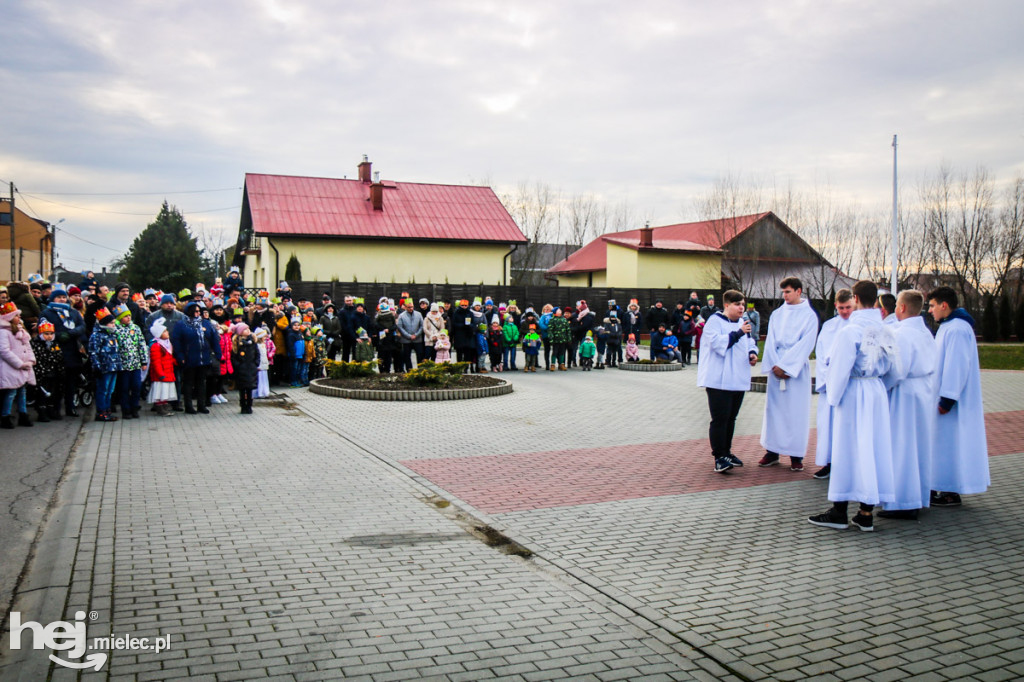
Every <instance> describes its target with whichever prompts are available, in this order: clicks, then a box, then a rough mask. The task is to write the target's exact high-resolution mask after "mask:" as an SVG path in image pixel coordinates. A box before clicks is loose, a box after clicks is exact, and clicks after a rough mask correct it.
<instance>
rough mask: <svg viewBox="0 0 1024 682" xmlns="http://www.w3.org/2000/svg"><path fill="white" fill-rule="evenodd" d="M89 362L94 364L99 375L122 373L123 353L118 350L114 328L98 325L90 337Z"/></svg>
mask: <svg viewBox="0 0 1024 682" xmlns="http://www.w3.org/2000/svg"><path fill="white" fill-rule="evenodd" d="M89 361H90V362H91V363H92V370H93V372H97V373H99V374H110V373H111V372H120V371H121V369H122V368H123V367H122V365H121V353H120V352H119V351H118V349H117V336H116V335H115V334H114V327H113V326H111V325H108V324H98V325H96V329H94V330H93V332H92V336H90V337H89Z"/></svg>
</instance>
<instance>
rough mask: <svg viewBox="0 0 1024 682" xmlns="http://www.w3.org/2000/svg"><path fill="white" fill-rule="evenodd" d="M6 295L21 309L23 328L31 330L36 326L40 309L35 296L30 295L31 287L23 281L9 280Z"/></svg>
mask: <svg viewBox="0 0 1024 682" xmlns="http://www.w3.org/2000/svg"><path fill="white" fill-rule="evenodd" d="M7 296H8V297H10V299H11V302H12V303H14V305H16V306H18V310H20V311H21V322H22V324H24V325H25V329H27V330H29V331H32V330H34V329H35V328H36V323H37V322H39V315H40V314H41V312H42V311H40V309H39V303H38V302H37V301H36V298H35V296H33V295H32V291H31V289H29V288H28V285H27V284H25V283H24V282H9V283H8V284H7Z"/></svg>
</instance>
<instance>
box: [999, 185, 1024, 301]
mask: <svg viewBox="0 0 1024 682" xmlns="http://www.w3.org/2000/svg"><path fill="white" fill-rule="evenodd" d="M1022 268H1024V176H1020V175H1018V176H1017V178H1016V179H1015V180H1014V181H1013V184H1011V185H1010V186H1009V187H1008V188H1007V189H1006V192H1005V193H1004V195H1003V205H1002V207H1001V208H1000V211H999V223H998V226H997V228H996V235H995V240H994V244H993V254H992V275H993V278H994V282H995V291H994V292H993V293H994V294H995V296H996V297H999V296H1000V295H1002V294H1006V295H1008V296H1010V297H1011V298H1013V299H1016V298H1018V297H1019V294H1020V292H1019V290H1014V291H1008V288H1009V287H1010V286H1011V285H1010V282H1009V280H1010V275H1011V274H1012V271H1013V270H1014V269H1016V271H1017V275H1016V277H1017V279H1016V281H1017V287H1018V288H1019V286H1020V280H1021V274H1022V273H1021V270H1022Z"/></svg>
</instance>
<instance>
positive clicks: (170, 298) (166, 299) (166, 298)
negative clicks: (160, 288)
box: [160, 294, 174, 305]
mask: <svg viewBox="0 0 1024 682" xmlns="http://www.w3.org/2000/svg"><path fill="white" fill-rule="evenodd" d="M165 303H174V294H164V295H163V296H161V297H160V305H164V304H165Z"/></svg>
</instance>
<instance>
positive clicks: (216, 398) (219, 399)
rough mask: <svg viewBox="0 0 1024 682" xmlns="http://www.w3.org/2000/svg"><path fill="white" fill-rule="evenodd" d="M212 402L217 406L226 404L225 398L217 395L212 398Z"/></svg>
mask: <svg viewBox="0 0 1024 682" xmlns="http://www.w3.org/2000/svg"><path fill="white" fill-rule="evenodd" d="M213 401H214V402H215V403H217V404H218V405H223V404H224V403H226V402H227V398H225V397H224V396H222V395H221V394H219V393H218V394H217V395H215V396H213Z"/></svg>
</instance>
